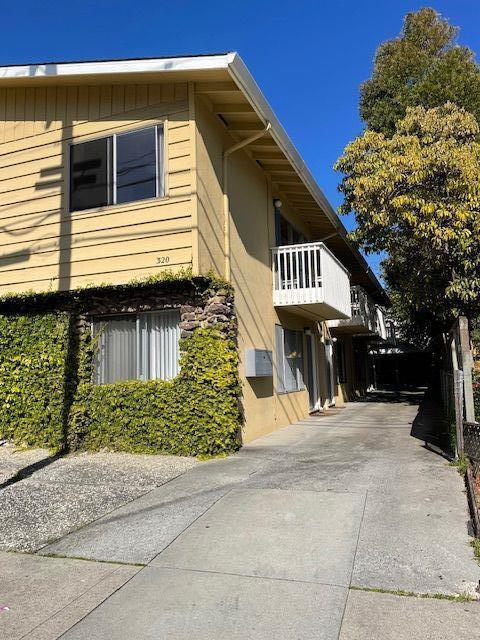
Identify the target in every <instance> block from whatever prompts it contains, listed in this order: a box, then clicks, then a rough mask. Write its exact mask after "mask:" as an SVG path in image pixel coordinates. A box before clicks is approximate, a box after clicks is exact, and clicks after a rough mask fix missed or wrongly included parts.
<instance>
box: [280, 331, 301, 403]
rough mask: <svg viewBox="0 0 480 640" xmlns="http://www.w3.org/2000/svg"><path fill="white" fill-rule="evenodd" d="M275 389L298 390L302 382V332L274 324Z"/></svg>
mask: <svg viewBox="0 0 480 640" xmlns="http://www.w3.org/2000/svg"><path fill="white" fill-rule="evenodd" d="M275 342H276V355H277V357H276V364H277V390H278V392H279V393H285V392H289V391H300V389H303V388H304V384H303V334H302V332H301V331H291V330H290V329H284V328H283V327H282V326H280V325H278V324H277V325H275Z"/></svg>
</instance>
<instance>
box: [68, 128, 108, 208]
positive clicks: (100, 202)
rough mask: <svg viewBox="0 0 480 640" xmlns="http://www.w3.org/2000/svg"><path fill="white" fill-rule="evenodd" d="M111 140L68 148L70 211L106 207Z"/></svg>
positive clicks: (106, 139) (93, 141) (103, 139)
mask: <svg viewBox="0 0 480 640" xmlns="http://www.w3.org/2000/svg"><path fill="white" fill-rule="evenodd" d="M110 144H111V138H102V139H101V140H92V141H91V142H82V143H81V144H76V145H74V146H72V147H71V153H70V162H71V165H70V166H71V172H70V176H71V178H70V209H71V210H72V211H79V210H81V209H91V208H92V207H102V206H104V205H106V204H109V182H110V181H109V179H108V174H109V169H108V166H109V158H108V156H109V147H110Z"/></svg>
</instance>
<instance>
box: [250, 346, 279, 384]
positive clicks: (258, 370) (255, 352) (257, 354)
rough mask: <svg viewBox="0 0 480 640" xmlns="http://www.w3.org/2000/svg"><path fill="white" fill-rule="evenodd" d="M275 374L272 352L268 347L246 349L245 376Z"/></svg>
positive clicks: (254, 376)
mask: <svg viewBox="0 0 480 640" xmlns="http://www.w3.org/2000/svg"><path fill="white" fill-rule="evenodd" d="M268 376H273V362H272V352H271V351H268V350H267V349H245V377H247V378H266V377H268Z"/></svg>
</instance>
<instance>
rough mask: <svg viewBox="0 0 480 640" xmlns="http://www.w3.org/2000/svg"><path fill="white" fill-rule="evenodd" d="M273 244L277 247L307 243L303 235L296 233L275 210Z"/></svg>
mask: <svg viewBox="0 0 480 640" xmlns="http://www.w3.org/2000/svg"><path fill="white" fill-rule="evenodd" d="M275 242H276V245H277V247H282V246H285V245H290V244H303V243H305V242H307V239H306V238H305V236H304V235H303V233H300V232H299V231H297V229H295V227H294V226H293V225H292V224H291V223H290V222H289V221H288V220H287V219H286V218H285V217H284V216H282V214H281V213H280V211H279V210H278V209H277V208H276V209H275Z"/></svg>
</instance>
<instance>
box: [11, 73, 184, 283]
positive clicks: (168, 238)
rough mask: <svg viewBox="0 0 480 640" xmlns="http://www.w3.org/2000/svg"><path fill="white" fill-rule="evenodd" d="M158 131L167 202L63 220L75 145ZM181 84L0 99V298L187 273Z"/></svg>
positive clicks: (53, 90)
mask: <svg viewBox="0 0 480 640" xmlns="http://www.w3.org/2000/svg"><path fill="white" fill-rule="evenodd" d="M160 121H164V122H165V169H166V173H165V189H166V193H165V197H164V198H160V199H151V200H144V201H141V202H132V203H128V204H121V205H110V206H106V207H99V208H95V209H90V210H87V211H78V212H73V213H70V212H69V211H68V205H67V198H68V175H67V173H68V155H69V145H70V144H71V143H72V142H81V141H83V140H88V139H91V138H96V137H101V136H104V135H105V136H107V135H110V134H112V133H115V132H121V131H126V130H133V129H136V128H140V127H144V126H148V125H150V124H155V123H158V122H160ZM192 144H193V143H192V133H191V123H190V115H189V107H188V88H187V84H186V83H181V84H179V83H177V84H173V83H169V84H155V85H146V84H144V85H110V86H83V85H82V86H58V87H56V86H52V87H47V88H40V87H36V88H11V89H2V90H0V295H1V294H3V293H7V292H21V291H27V290H35V291H42V290H46V289H53V290H55V289H62V290H65V289H71V288H75V287H78V286H85V285H88V284H98V283H100V282H106V283H107V282H108V283H115V284H120V283H124V282H127V281H129V280H131V279H132V278H135V277H142V276H147V275H150V274H152V273H156V272H158V271H161V270H162V269H167V268H168V269H172V270H178V269H180V268H182V267H187V266H190V265H191V264H192V171H193V167H192Z"/></svg>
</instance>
